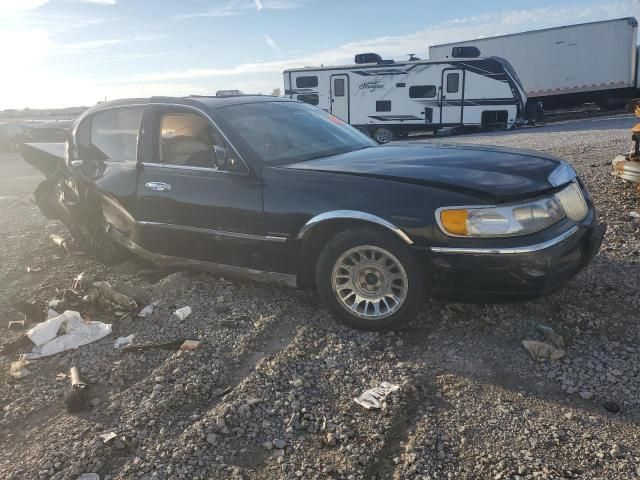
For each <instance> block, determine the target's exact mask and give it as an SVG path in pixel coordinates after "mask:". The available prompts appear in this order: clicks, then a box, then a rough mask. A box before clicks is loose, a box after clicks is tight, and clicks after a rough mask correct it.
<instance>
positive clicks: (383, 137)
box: [371, 127, 393, 144]
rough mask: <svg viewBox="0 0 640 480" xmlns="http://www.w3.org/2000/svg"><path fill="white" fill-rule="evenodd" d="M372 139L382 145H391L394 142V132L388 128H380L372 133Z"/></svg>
mask: <svg viewBox="0 0 640 480" xmlns="http://www.w3.org/2000/svg"><path fill="white" fill-rule="evenodd" d="M371 138H373V139H374V140H375V141H376V142H378V143H380V144H385V143H389V142H390V141H392V140H393V131H392V130H391V129H389V128H386V127H378V128H376V129H374V130H373V132H372V133H371Z"/></svg>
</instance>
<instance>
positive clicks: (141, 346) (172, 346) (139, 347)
mask: <svg viewBox="0 0 640 480" xmlns="http://www.w3.org/2000/svg"><path fill="white" fill-rule="evenodd" d="M184 342H185V339H182V340H171V341H167V342H149V343H137V344H133V345H127V346H126V347H123V348H122V350H120V351H121V352H122V353H126V352H141V351H144V350H151V349H153V348H161V349H164V350H176V349H178V348H180V346H182V344H183V343H184Z"/></svg>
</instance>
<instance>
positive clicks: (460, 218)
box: [436, 183, 587, 237]
mask: <svg viewBox="0 0 640 480" xmlns="http://www.w3.org/2000/svg"><path fill="white" fill-rule="evenodd" d="M586 215H587V205H586V202H585V200H584V197H583V195H582V191H581V190H580V187H579V186H578V185H577V184H576V183H571V184H569V186H567V187H566V188H564V189H563V190H561V191H560V192H558V193H556V194H555V195H553V196H551V197H547V198H543V199H539V200H532V201H529V202H523V203H517V204H511V205H503V206H496V207H451V208H448V207H445V208H439V209H438V210H437V211H436V219H437V221H438V225H439V226H440V228H441V229H442V231H443V232H444V233H446V234H448V235H453V236H458V237H511V236H517V235H526V234H529V233H534V232H539V231H540V230H544V229H545V228H548V227H550V226H551V225H554V224H556V223H558V222H559V221H560V220H562V219H563V218H564V217H565V216H567V217H569V218H570V219H571V220H574V221H580V220H583V219H584V217H586Z"/></svg>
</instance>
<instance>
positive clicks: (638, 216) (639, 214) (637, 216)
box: [629, 210, 640, 218]
mask: <svg viewBox="0 0 640 480" xmlns="http://www.w3.org/2000/svg"><path fill="white" fill-rule="evenodd" d="M629 216H630V217H631V218H640V213H638V212H635V211H633V210H631V211H630V212H629Z"/></svg>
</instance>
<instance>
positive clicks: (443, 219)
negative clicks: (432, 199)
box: [440, 209, 469, 235]
mask: <svg viewBox="0 0 640 480" xmlns="http://www.w3.org/2000/svg"><path fill="white" fill-rule="evenodd" d="M468 217H469V211H468V210H466V209H460V210H443V211H441V212H440V223H441V224H442V227H443V228H444V229H445V230H446V231H447V232H448V233H450V234H452V235H468V233H469V232H468V231H467V218H468Z"/></svg>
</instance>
